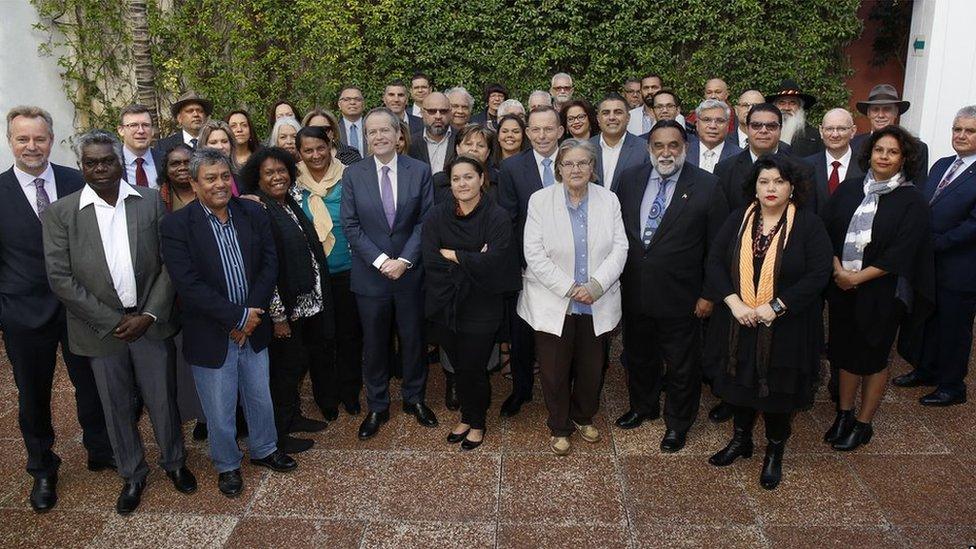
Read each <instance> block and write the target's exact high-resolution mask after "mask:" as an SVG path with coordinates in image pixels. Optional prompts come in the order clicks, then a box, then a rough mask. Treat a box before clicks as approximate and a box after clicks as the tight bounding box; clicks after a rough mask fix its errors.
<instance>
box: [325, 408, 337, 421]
mask: <svg viewBox="0 0 976 549" xmlns="http://www.w3.org/2000/svg"><path fill="white" fill-rule="evenodd" d="M322 417H324V418H325V420H326V421H335V420H337V419H339V409H338V408H322Z"/></svg>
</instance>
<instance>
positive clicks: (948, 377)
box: [919, 287, 976, 395]
mask: <svg viewBox="0 0 976 549" xmlns="http://www.w3.org/2000/svg"><path fill="white" fill-rule="evenodd" d="M974 313H976V293H973V292H962V291H957V290H950V289H948V288H943V287H938V288H936V292H935V314H934V315H932V316H931V317H930V318H929V319H928V321H927V322H926V324H925V336H924V339H923V344H922V361H921V363H920V366H919V369H920V372H919V373H921V374H922V376H923V377H925V378H926V379H928V380H930V381H932V382H934V383H936V384H938V388H939V389H941V390H943V391H948V392H949V393H951V394H953V395H965V394H966V374H967V373H968V372H969V354H970V352H971V351H972V345H973V316H974Z"/></svg>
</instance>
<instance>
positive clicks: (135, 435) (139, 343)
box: [91, 337, 186, 482]
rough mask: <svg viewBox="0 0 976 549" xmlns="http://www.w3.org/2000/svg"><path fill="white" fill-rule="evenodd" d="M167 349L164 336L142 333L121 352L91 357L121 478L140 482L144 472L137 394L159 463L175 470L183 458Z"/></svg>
mask: <svg viewBox="0 0 976 549" xmlns="http://www.w3.org/2000/svg"><path fill="white" fill-rule="evenodd" d="M170 349H171V347H170V345H168V344H167V343H166V342H164V341H154V340H151V339H148V338H145V337H142V338H140V339H138V340H136V341H134V342H132V343H129V345H128V349H127V350H126V352H123V353H119V354H117V355H112V356H104V357H94V358H92V359H91V366H92V372H93V373H94V374H95V384H96V385H97V386H98V396H99V398H100V399H101V401H102V409H103V410H104V411H105V425H106V427H108V438H109V440H110V441H111V442H112V450H113V452H114V454H115V463H116V465H117V467H118V471H119V475H120V476H121V477H122V478H124V479H125V480H126V481H127V482H141V481H143V480H144V479H145V478H146V475H147V474H148V473H149V467H148V466H147V465H146V455H145V450H144V448H143V446H142V437H141V436H140V435H139V427H138V425H137V424H136V412H137V410H136V409H135V406H136V403H137V402H138V401H139V397H140V396H141V398H142V401H143V402H144V403H145V405H146V409H147V410H148V412H149V419H150V421H151V422H152V425H153V432H154V433H155V435H156V443H157V444H158V445H159V455H160V457H159V465H160V467H162V468H163V469H164V470H166V471H175V470H177V469H179V468H180V467H182V466H183V464H184V463H185V461H186V452H185V450H184V448H183V430H182V428H181V425H180V418H179V413H178V412H177V408H176V372H175V371H174V368H173V367H172V362H171V357H170Z"/></svg>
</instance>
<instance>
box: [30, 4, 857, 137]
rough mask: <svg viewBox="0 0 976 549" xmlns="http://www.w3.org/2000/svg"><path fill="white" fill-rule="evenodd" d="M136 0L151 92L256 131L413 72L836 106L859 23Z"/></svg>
mask: <svg viewBox="0 0 976 549" xmlns="http://www.w3.org/2000/svg"><path fill="white" fill-rule="evenodd" d="M33 1H34V3H35V4H36V5H37V6H38V8H39V11H41V13H42V15H43V14H45V13H49V12H50V11H51V10H50V8H49V6H50V5H53V4H58V5H73V6H83V8H84V10H86V11H91V10H97V9H103V10H105V11H107V12H112V11H118V10H119V8H117V7H115V6H114V4H115V3H113V2H98V1H96V0H33ZM150 3H151V9H150V30H151V33H152V35H153V42H152V43H153V59H154V60H155V61H156V64H157V81H158V86H159V88H160V90H161V91H162V92H163V93H164V94H168V95H170V96H172V95H175V94H178V93H179V92H181V91H182V90H184V89H188V88H192V89H195V90H197V91H198V92H200V93H201V94H203V95H205V96H207V97H209V98H211V99H212V100H213V101H214V104H215V106H216V111H217V113H218V114H221V113H223V112H226V111H227V110H230V109H232V108H236V107H245V108H248V109H250V110H251V112H252V114H254V115H255V116H254V121H255V123H256V125H258V126H259V127H260V128H261V129H262V130H266V129H267V128H266V120H265V119H266V116H265V113H266V110H267V108H268V107H269V106H270V104H271V103H273V102H274V101H275V100H277V99H281V98H287V99H290V100H293V101H295V102H296V103H297V105H298V106H299V108H301V109H305V110H307V109H309V108H311V107H312V106H315V105H323V106H327V107H334V106H335V104H334V102H335V98H336V97H337V95H338V91H339V88H340V87H341V85H342V84H344V83H355V84H359V85H360V86H361V87H362V88H363V91H364V93H365V95H366V100H367V102H368V103H369V104H371V105H376V104H378V103H379V100H380V95H381V94H382V91H383V86H384V84H385V83H387V82H389V81H390V80H392V79H394V78H401V79H405V80H407V79H409V77H410V75H411V74H412V73H413V71H415V70H421V71H424V72H426V73H427V74H429V75H430V76H431V77H432V78H433V80H434V84H435V87H437V88H445V87H448V86H455V85H463V86H465V87H467V88H468V89H469V90H470V91H471V92H472V95H474V96H475V97H476V99H478V100H479V103H480V100H481V95H482V93H481V90H482V89H483V86H484V85H485V84H487V83H489V82H494V81H497V82H502V83H504V84H506V85H507V86H508V87H509V89H510V90H511V91H512V93H513V96H514V97H517V98H521V99H523V100H524V98H525V97H526V96H527V94H528V92H529V91H531V90H533V89H548V87H549V76H550V75H551V74H552V73H554V72H557V71H566V72H569V73H571V74H573V76H574V77H575V84H576V93H577V95H580V96H583V97H590V98H594V99H595V98H598V97H600V96H602V95H603V94H604V93H606V92H608V91H616V90H618V89H619V86H620V84H621V83H622V81H623V80H624V79H626V78H627V77H630V76H639V75H640V74H642V73H645V72H656V73H659V74H661V75H662V76H663V77H664V80H665V82H666V83H667V84H668V85H669V86H670V87H673V88H674V89H675V90H676V91H677V92H678V94H679V95H680V96H681V97H682V98H685V99H686V100H685V107H686V108H688V107H690V106H691V105H692V103H694V101H695V100H696V99H697V98H699V97H700V96H701V94H702V85H703V83H704V82H705V80H707V79H708V78H710V77H714V76H720V77H722V78H724V79H725V80H726V81H727V82H728V83H729V85H730V86H731V88H732V93H733V94H738V93H741V92H742V91H744V90H745V89H750V88H755V89H759V90H763V91H767V92H768V91H772V90H773V88H774V87H775V86H777V85H778V83H779V82H780V80H782V79H783V78H794V79H795V80H797V81H798V82H799V83H800V85H801V86H802V87H804V88H805V90H807V91H809V92H810V93H812V94H814V95H816V96H817V97H819V98H820V105H823V106H825V107H826V106H833V105H845V104H847V100H848V91H847V89H846V87H845V79H846V78H847V77H848V76H849V74H850V68H849V65H848V62H847V59H846V58H845V56H844V54H843V47H844V46H845V45H846V44H847V43H848V42H850V41H851V40H853V39H855V38H856V37H857V36H858V35H859V33H860V30H861V22H860V21H859V20H858V19H857V17H856V12H857V7H858V5H859V4H860V0H808V1H806V2H803V3H799V4H798V3H796V2H794V1H792V0H696V1H687V0H657V1H655V2H646V1H636V0H603V1H602V2H593V1H592V0H480V1H478V2H461V3H457V2H448V1H446V0H333V1H332V2H322V1H321V0H290V1H289V2H281V1H280V0H169V1H167V2H166V4H165V6H161V4H160V3H159V2H158V1H157V0H153V1H151V2H150ZM97 5H101V6H103V7H102V8H98V7H96V6H97ZM164 8H165V9H164ZM45 10H46V11H45ZM79 29H80V27H79ZM112 30H113V31H114V30H115V29H114V28H113V29H112ZM70 32H71V29H68V30H67V31H66V33H67V34H70ZM126 32H127V31H124V30H123V32H122V34H123V35H124V34H125V33H126ZM126 40H127V38H126V36H120V37H119V40H118V42H119V43H124V42H125V41H126ZM110 41H112V40H110ZM97 49H98V48H96V50H97ZM77 55H78V56H80V57H86V56H94V55H97V52H91V53H89V52H86V51H77ZM68 78H69V80H71V81H74V80H73V79H72V78H71V77H70V76H69V77H68ZM69 97H72V98H73V97H74V96H73V95H71V94H69ZM130 99H131V98H130ZM123 103H124V102H123ZM76 105H77V103H76ZM112 106H114V107H115V108H118V107H121V106H122V105H121V104H114V105H112ZM80 108H81V107H80Z"/></svg>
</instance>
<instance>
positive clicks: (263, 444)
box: [160, 148, 297, 497]
mask: <svg viewBox="0 0 976 549" xmlns="http://www.w3.org/2000/svg"><path fill="white" fill-rule="evenodd" d="M190 177H191V179H192V182H191V185H192V186H193V191H194V192H195V193H196V195H197V201H196V202H193V203H191V204H189V205H187V206H186V207H184V208H181V209H180V210H178V211H176V212H173V213H172V214H170V215H168V216H166V218H165V219H163V223H162V225H161V227H160V233H161V242H162V252H163V260H164V262H165V265H166V271H167V272H168V273H169V276H170V279H171V280H172V282H173V286H174V287H175V288H176V294H177V296H178V297H179V306H180V320H181V321H182V322H183V357H184V358H185V359H186V361H187V363H189V364H190V365H191V368H192V370H193V381H194V383H195V384H196V387H197V394H198V395H199V397H200V404H201V406H202V407H203V411H204V413H205V414H206V417H207V431H208V433H207V434H208V442H209V446H210V459H211V461H212V462H213V464H214V468H215V469H216V470H217V488H218V489H219V490H220V492H221V493H222V494H224V495H225V496H227V497H236V496H238V495H240V493H241V491H242V490H243V489H244V480H243V477H242V476H241V460H242V458H243V454H242V453H241V451H240V449H239V448H238V446H237V440H236V439H237V425H236V416H237V414H236V409H237V401H238V395H240V399H241V400H242V401H243V402H244V406H243V408H244V415H245V418H246V419H247V430H248V437H247V443H248V451H249V454H250V461H251V463H252V464H254V465H258V466H261V467H267V468H269V469H271V470H273V471H278V472H284V471H290V470H292V469H294V468H295V467H297V463H295V460H294V459H292V458H291V457H290V456H288V455H287V454H285V453H284V452H282V451H281V450H280V449H279V448H278V447H277V440H278V432H277V429H275V420H274V410H273V408H272V402H271V389H270V386H269V384H268V383H269V382H268V380H269V371H268V344H269V343H270V341H271V332H272V328H271V318H270V316H269V315H268V313H267V312H266V311H267V310H268V307H269V304H270V302H271V294H272V293H273V292H274V288H275V284H276V283H277V280H278V257H277V255H276V253H275V243H274V236H273V235H272V233H271V221H270V220H269V218H268V214H267V213H266V212H265V211H264V209H262V208H261V206H260V205H259V204H256V203H254V202H252V201H250V200H240V199H237V198H234V197H232V196H231V173H230V160H229V159H228V158H227V157H226V156H224V155H223V153H221V152H220V151H218V150H214V149H207V148H203V149H200V150H198V151H196V152H195V153H194V154H193V158H192V159H191V160H190Z"/></svg>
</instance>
